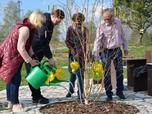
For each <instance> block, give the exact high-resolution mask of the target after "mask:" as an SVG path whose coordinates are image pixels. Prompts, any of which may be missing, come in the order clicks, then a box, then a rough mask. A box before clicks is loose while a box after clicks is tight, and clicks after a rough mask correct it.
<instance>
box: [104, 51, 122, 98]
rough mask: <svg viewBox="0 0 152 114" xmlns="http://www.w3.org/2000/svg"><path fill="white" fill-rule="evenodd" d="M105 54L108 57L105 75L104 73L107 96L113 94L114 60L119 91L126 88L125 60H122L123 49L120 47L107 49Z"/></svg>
mask: <svg viewBox="0 0 152 114" xmlns="http://www.w3.org/2000/svg"><path fill="white" fill-rule="evenodd" d="M104 55H105V58H106V62H105V67H104V69H105V75H104V77H105V78H104V86H105V90H106V94H107V96H112V95H113V93H112V91H111V90H112V85H111V71H110V69H111V61H112V60H113V61H114V66H115V70H116V80H117V90H116V91H117V93H120V92H122V91H123V89H124V85H123V61H122V51H121V49H120V48H116V49H105V50H104Z"/></svg>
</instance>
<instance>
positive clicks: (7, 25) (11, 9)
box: [0, 1, 19, 40]
mask: <svg viewBox="0 0 152 114" xmlns="http://www.w3.org/2000/svg"><path fill="white" fill-rule="evenodd" d="M18 13H19V12H18V7H17V3H16V2H13V1H9V2H8V4H7V5H6V6H5V7H4V9H3V14H4V18H3V23H2V25H1V29H0V38H1V40H3V39H4V38H5V37H6V35H7V34H8V32H9V31H10V30H11V28H12V27H13V26H14V25H15V23H16V21H17V20H18V19H19V17H18Z"/></svg>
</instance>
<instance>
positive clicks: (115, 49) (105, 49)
mask: <svg viewBox="0 0 152 114" xmlns="http://www.w3.org/2000/svg"><path fill="white" fill-rule="evenodd" d="M117 50H120V47H118V48H114V49H107V48H104V51H117Z"/></svg>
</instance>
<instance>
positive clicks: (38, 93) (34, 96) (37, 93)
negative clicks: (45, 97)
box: [26, 64, 42, 100]
mask: <svg viewBox="0 0 152 114" xmlns="http://www.w3.org/2000/svg"><path fill="white" fill-rule="evenodd" d="M30 69H31V64H26V71H27V74H29V73H30ZM28 85H29V88H30V90H31V92H32V95H31V96H32V99H33V100H37V99H40V98H42V95H41V91H40V88H39V89H35V88H34V87H33V86H32V85H31V84H30V83H28Z"/></svg>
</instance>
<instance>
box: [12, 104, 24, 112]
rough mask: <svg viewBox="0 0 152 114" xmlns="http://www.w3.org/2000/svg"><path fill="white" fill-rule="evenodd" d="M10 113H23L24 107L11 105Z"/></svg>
mask: <svg viewBox="0 0 152 114" xmlns="http://www.w3.org/2000/svg"><path fill="white" fill-rule="evenodd" d="M12 111H13V112H23V111H24V107H23V105H22V104H13V107H12Z"/></svg>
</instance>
